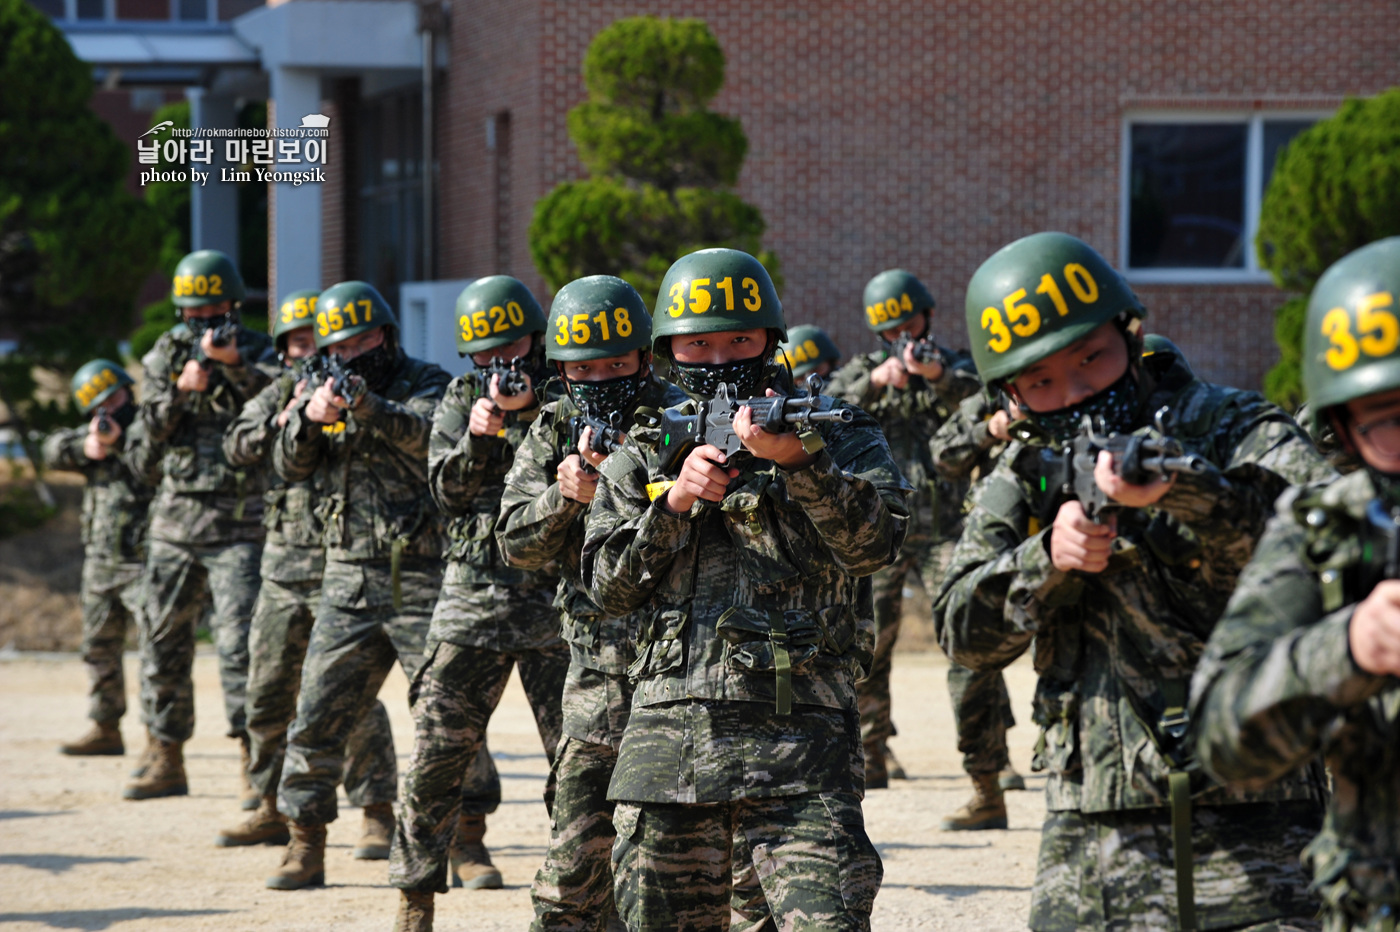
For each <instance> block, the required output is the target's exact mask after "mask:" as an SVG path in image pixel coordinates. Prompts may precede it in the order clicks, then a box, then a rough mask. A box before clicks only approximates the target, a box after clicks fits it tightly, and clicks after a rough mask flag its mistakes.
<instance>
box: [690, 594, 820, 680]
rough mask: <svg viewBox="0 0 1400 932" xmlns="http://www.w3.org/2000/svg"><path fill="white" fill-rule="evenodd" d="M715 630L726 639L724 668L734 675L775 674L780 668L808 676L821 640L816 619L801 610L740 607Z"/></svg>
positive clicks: (720, 618) (728, 611)
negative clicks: (768, 610)
mask: <svg viewBox="0 0 1400 932" xmlns="http://www.w3.org/2000/svg"><path fill="white" fill-rule="evenodd" d="M715 631H716V633H718V634H719V636H720V637H721V638H723V639H724V642H725V647H724V665H725V668H726V669H727V670H729V672H731V673H773V672H775V671H777V670H778V669H779V667H780V666H781V667H786V668H787V669H788V670H790V671H791V672H792V673H795V674H799V675H800V674H804V673H808V672H810V671H811V668H812V663H813V661H814V660H815V659H816V656H817V651H818V650H819V649H820V646H821V640H822V631H821V626H820V625H819V624H818V623H817V618H816V616H815V615H814V614H812V613H811V612H807V611H802V610H789V611H786V612H778V611H774V612H765V611H763V610H762V609H758V608H753V607H751V606H738V607H735V608H731V609H728V610H726V611H725V612H724V613H723V614H722V615H720V616H719V621H718V623H717V624H716V625H715ZM784 655H785V656H784Z"/></svg>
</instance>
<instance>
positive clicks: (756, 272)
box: [651, 249, 787, 359]
mask: <svg viewBox="0 0 1400 932" xmlns="http://www.w3.org/2000/svg"><path fill="white" fill-rule="evenodd" d="M655 318H656V322H655V326H654V327H653V329H652V332H651V342H652V349H653V351H654V352H656V353H658V354H660V355H662V356H665V357H666V358H668V359H669V358H670V356H671V341H670V337H672V336H675V335H676V334H683V333H716V332H719V331H722V330H753V329H756V328H758V327H763V328H765V329H768V330H776V331H777V332H778V338H779V339H780V340H786V339H787V324H786V323H784V322H783V304H782V302H781V301H779V300H778V292H777V289H775V288H774V287H773V279H772V278H770V277H769V276H768V270H767V269H765V268H764V267H763V263H761V262H759V261H758V260H757V259H755V258H754V257H753V256H751V255H749V254H748V253H746V252H742V251H741V250H738V249H701V250H700V251H699V252H692V253H691V254H690V255H687V256H681V257H680V258H679V259H677V260H676V261H675V262H673V263H671V267H670V268H669V269H667V270H666V277H665V278H663V279H661V291H660V292H659V293H658V294H657V296H656V315H655Z"/></svg>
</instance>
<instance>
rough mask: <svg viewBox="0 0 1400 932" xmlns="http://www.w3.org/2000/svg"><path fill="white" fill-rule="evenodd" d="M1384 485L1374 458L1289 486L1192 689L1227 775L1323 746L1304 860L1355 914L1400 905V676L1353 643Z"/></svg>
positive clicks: (1281, 763)
mask: <svg viewBox="0 0 1400 932" xmlns="http://www.w3.org/2000/svg"><path fill="white" fill-rule="evenodd" d="M1375 497H1376V490H1375V486H1374V484H1373V483H1372V480H1371V478H1370V475H1369V474H1368V473H1366V472H1365V471H1361V472H1354V473H1351V474H1350V475H1347V476H1346V477H1345V478H1342V479H1339V480H1337V481H1335V482H1333V483H1331V484H1330V485H1326V486H1313V487H1309V488H1306V489H1291V490H1289V491H1288V492H1287V493H1285V494H1284V496H1283V497H1282V498H1281V499H1280V500H1279V505H1278V513H1277V514H1276V515H1275V517H1274V518H1273V519H1272V520H1271V521H1270V522H1269V526H1268V529H1267V530H1266V531H1265V532H1264V536H1263V538H1262V539H1261V540H1260V541H1259V547H1258V549H1257V550H1256V551H1255V554H1254V559H1253V560H1252V561H1251V562H1250V564H1249V565H1248V566H1247V567H1245V570H1244V572H1243V573H1242V574H1241V575H1240V581H1239V587H1238V588H1237V589H1236V590H1235V594H1234V596H1233V597H1232V598H1231V599H1230V604H1229V607H1228V608H1227V609H1226V611H1225V615H1224V617H1223V618H1222V619H1221V620H1220V623H1219V624H1218V625H1216V627H1215V630H1214V631H1213V632H1211V636H1210V641H1209V643H1208V644H1207V645H1206V653H1205V656H1204V657H1203V658H1201V663H1200V665H1199V666H1198V667H1197V668H1196V675H1195V678H1194V680H1193V681H1192V690H1191V693H1192V699H1193V717H1194V720H1195V729H1194V737H1195V739H1196V748H1197V752H1198V753H1199V755H1200V759H1201V762H1202V763H1203V764H1204V765H1205V767H1206V769H1207V770H1209V771H1210V772H1211V773H1213V774H1215V775H1216V776H1218V777H1219V778H1220V779H1222V780H1228V781H1237V782H1239V783H1241V784H1244V785H1248V786H1262V785H1267V784H1269V783H1271V782H1272V781H1277V780H1280V779H1285V778H1286V776H1287V775H1288V774H1290V773H1292V772H1294V771H1296V770H1297V769H1298V768H1300V767H1302V766H1304V765H1306V764H1307V763H1308V762H1309V761H1311V760H1313V759H1314V758H1315V757H1316V756H1317V754H1318V753H1319V752H1321V753H1322V754H1324V755H1325V757H1326V761H1327V769H1328V770H1329V771H1330V772H1331V774H1332V786H1333V792H1332V796H1331V799H1330V801H1329V807H1328V812H1327V819H1326V822H1325V823H1324V826H1323V831H1322V833H1321V834H1320V835H1319V836H1318V837H1317V839H1316V840H1315V841H1313V843H1312V844H1311V845H1309V846H1308V848H1307V850H1306V851H1305V852H1304V860H1305V861H1307V862H1308V863H1309V866H1310V867H1311V869H1312V871H1313V875H1314V877H1315V884H1316V886H1317V888H1318V891H1319V892H1320V894H1321V895H1322V897H1323V899H1324V901H1326V903H1327V904H1328V905H1329V907H1331V908H1332V909H1334V910H1338V911H1340V912H1341V913H1343V914H1345V915H1349V916H1351V917H1353V918H1355V919H1358V920H1359V919H1361V918H1362V917H1363V916H1364V914H1365V905H1366V904H1371V905H1379V904H1389V905H1391V906H1392V907H1394V906H1400V682H1397V680H1396V678H1395V677H1393V676H1375V675H1373V674H1370V673H1367V672H1365V671H1363V670H1362V669H1361V668H1360V667H1358V666H1357V665H1356V661H1354V660H1353V659H1352V656H1351V649H1350V645H1349V630H1350V629H1349V625H1350V622H1351V616H1352V612H1353V611H1354V609H1355V608H1356V604H1357V602H1359V601H1360V600H1361V599H1363V598H1365V596H1367V595H1368V594H1369V593H1370V590H1371V588H1372V587H1373V586H1374V584H1375V582H1376V581H1378V577H1379V576H1381V575H1383V569H1382V567H1381V566H1368V565H1367V560H1366V556H1367V550H1368V548H1369V547H1374V545H1373V544H1370V543H1369V542H1368V541H1367V539H1366V535H1365V533H1364V530H1363V529H1364V528H1365V525H1366V521H1365V512H1366V506H1367V504H1368V503H1370V502H1371V500H1372V499H1374V498H1375ZM1373 556H1374V557H1375V558H1376V559H1378V560H1379V559H1380V554H1373ZM1329 928H1330V926H1329Z"/></svg>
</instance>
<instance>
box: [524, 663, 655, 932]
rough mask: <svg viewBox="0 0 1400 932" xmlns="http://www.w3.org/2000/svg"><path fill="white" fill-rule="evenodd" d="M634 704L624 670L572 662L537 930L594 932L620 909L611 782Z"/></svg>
mask: <svg viewBox="0 0 1400 932" xmlns="http://www.w3.org/2000/svg"><path fill="white" fill-rule="evenodd" d="M631 707H632V684H631V681H630V680H629V679H628V678H627V676H626V675H625V674H608V673H602V672H600V671H598V670H590V669H588V668H587V667H584V666H583V665H581V664H579V663H577V662H574V663H570V664H569V672H568V677H567V679H566V680H565V683H564V697H563V711H564V726H563V731H564V739H563V741H562V742H561V743H560V745H559V749H558V751H557V752H556V754H555V756H554V781H555V795H554V807H553V809H552V810H551V812H550V831H549V850H548V852H546V854H545V857H544V864H543V865H541V866H540V869H539V872H538V873H537V874H535V883H534V885H533V886H532V887H531V888H530V900H531V901H532V902H533V903H534V906H535V921H534V922H533V923H532V924H531V926H530V929H531V930H532V932H545V930H561V932H563V930H566V932H595V930H599V929H602V928H603V925H604V923H606V922H607V920H608V917H609V916H611V915H612V914H613V913H614V909H613V891H612V886H613V879H612V863H611V855H612V846H613V840H614V839H615V838H616V837H617V833H616V832H615V831H613V821H612V817H613V807H614V804H613V803H612V802H610V801H609V800H608V783H609V782H610V781H611V780H612V775H613V768H614V767H616V766H617V751H618V748H619V747H620V746H621V743H622V731H623V729H624V728H626V727H627V716H628V712H630V711H631Z"/></svg>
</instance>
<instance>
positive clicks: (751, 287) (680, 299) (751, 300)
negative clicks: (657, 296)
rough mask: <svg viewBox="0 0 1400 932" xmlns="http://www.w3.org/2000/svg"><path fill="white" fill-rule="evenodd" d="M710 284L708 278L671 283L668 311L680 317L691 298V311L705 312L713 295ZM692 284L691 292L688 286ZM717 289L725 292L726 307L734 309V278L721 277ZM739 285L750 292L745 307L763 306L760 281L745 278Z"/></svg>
mask: <svg viewBox="0 0 1400 932" xmlns="http://www.w3.org/2000/svg"><path fill="white" fill-rule="evenodd" d="M709 284H710V280H709V279H708V278H694V279H691V280H690V281H689V282H686V281H678V282H675V283H674V284H672V285H671V290H670V291H669V292H668V294H670V296H671V305H670V306H669V307H668V308H666V313H668V314H670V315H671V316H672V317H680V316H681V314H683V313H685V310H686V299H687V298H689V299H690V313H692V314H703V313H705V312H706V311H708V310H709V309H710V305H711V303H712V297H711V294H710V291H709V290H708V289H707V288H706V287H705V286H706V285H709ZM687 285H689V286H690V291H689V294H687V292H686V286H687ZM714 287H715V290H716V291H722V292H724V309H725V310H726V311H732V310H734V279H733V278H732V277H730V276H728V275H726V276H725V277H724V278H721V279H720V280H719V281H718V282H716V283H715V285H714ZM739 287H740V288H741V289H743V290H744V291H747V292H748V295H747V296H745V297H744V298H743V301H744V307H745V308H746V309H748V310H750V311H756V310H758V309H759V308H761V307H763V299H762V298H761V297H759V293H758V282H757V281H755V280H754V279H752V278H745V279H744V280H743V281H741V282H739Z"/></svg>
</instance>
